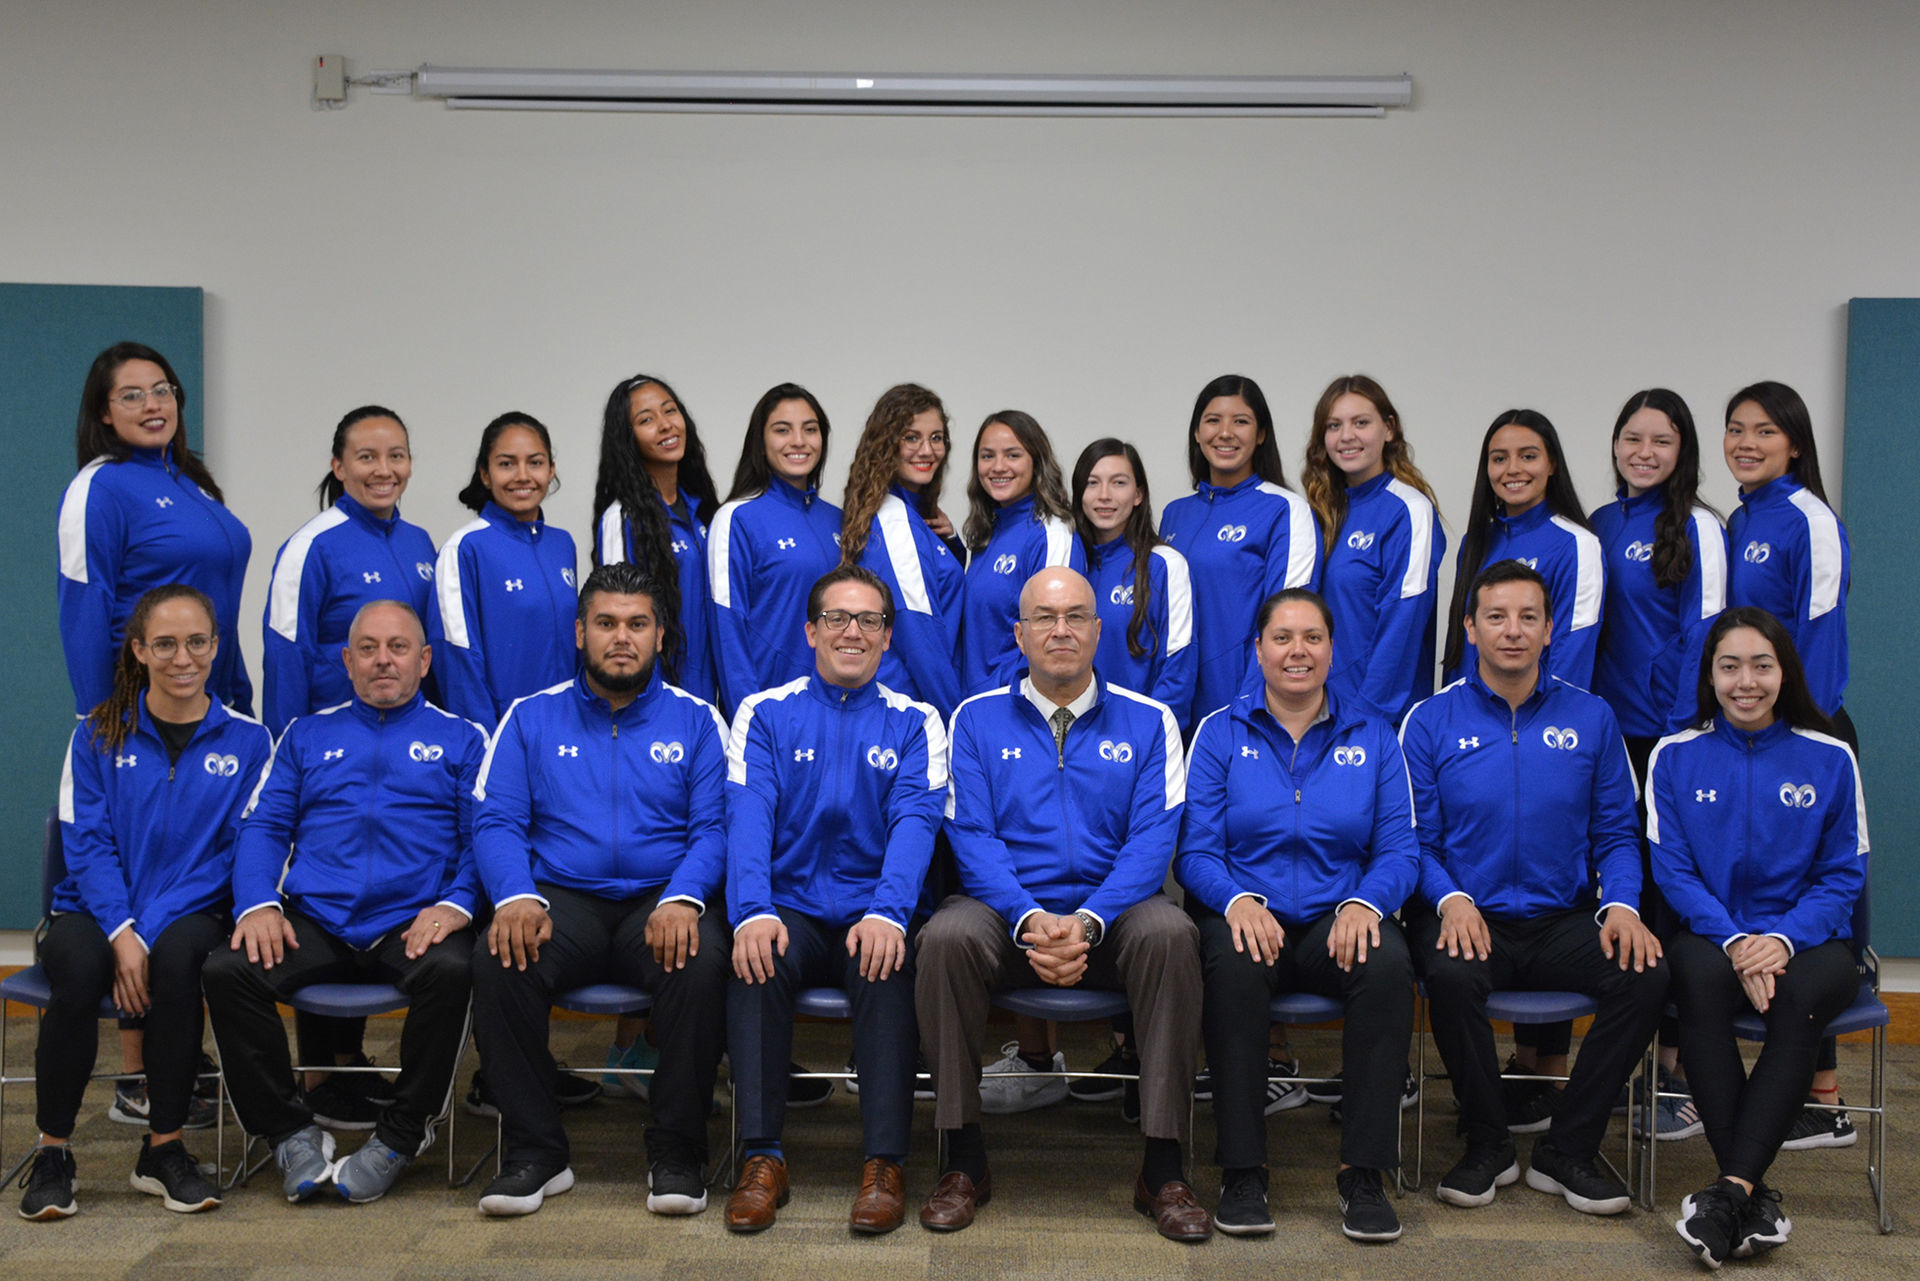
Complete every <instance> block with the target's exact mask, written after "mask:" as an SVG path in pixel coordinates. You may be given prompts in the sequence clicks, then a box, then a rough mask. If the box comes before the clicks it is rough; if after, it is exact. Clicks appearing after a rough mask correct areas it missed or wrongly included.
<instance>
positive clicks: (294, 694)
mask: <svg viewBox="0 0 1920 1281" xmlns="http://www.w3.org/2000/svg"><path fill="white" fill-rule="evenodd" d="M412 478H413V448H412V445H411V442H410V441H409V439H408V435H407V426H406V424H405V423H403V422H401V421H400V416H399V415H398V414H396V413H394V412H393V411H392V410H391V409H387V408H385V407H384V406H381V405H361V406H360V407H359V408H357V409H351V410H348V411H347V413H346V414H345V415H344V416H343V417H342V418H341V419H340V421H339V422H338V423H337V424H335V426H334V429H333V461H332V462H331V463H330V464H329V467H328V470H327V473H326V475H325V476H323V477H321V479H320V484H319V487H318V491H317V492H318V493H319V496H320V514H319V515H318V516H315V517H314V518H313V519H312V520H310V521H308V522H307V523H306V524H304V525H302V526H301V527H300V528H299V529H298V530H296V531H294V535H293V537H291V538H289V539H287V541H286V542H284V543H282V544H280V550H279V551H278V552H277V553H275V555H274V558H273V579H272V582H271V584H270V586H269V587H268V589H267V609H266V681H265V683H266V696H265V698H264V699H263V700H262V708H263V711H264V715H263V716H262V717H261V719H262V720H264V721H265V722H266V723H267V728H268V729H270V730H272V731H273V732H274V733H275V734H276V735H277V734H279V733H281V732H282V731H283V730H285V729H286V728H287V722H288V721H290V720H292V719H293V718H294V717H296V716H305V715H307V714H308V713H309V712H317V711H319V710H320V709H321V708H323V707H332V706H334V705H335V704H337V703H344V702H346V701H347V700H348V699H349V698H351V697H353V686H352V684H351V683H350V682H349V681H348V680H347V668H346V664H345V663H344V662H343V661H342V660H341V657H340V653H341V651H342V650H343V649H345V648H346V644H347V630H348V628H349V627H351V626H352V624H353V616H354V615H355V614H357V613H359V612H360V607H361V606H362V605H367V604H370V603H372V602H373V601H377V600H397V601H404V602H406V604H407V605H409V606H411V607H412V608H413V610H414V612H415V613H417V614H419V615H420V616H421V617H423V618H424V617H425V616H426V612H427V600H428V598H429V597H430V596H431V595H432V594H433V564H434V558H435V556H436V553H435V551H434V549H433V537H432V535H430V534H428V533H427V531H426V530H424V529H422V528H420V526H418V525H415V524H411V523H410V522H408V521H406V520H403V519H402V518H401V516H400V499H401V497H402V496H403V495H404V494H405V493H406V492H407V482H408V481H409V480H411V479H412Z"/></svg>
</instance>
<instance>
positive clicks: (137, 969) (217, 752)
mask: <svg viewBox="0 0 1920 1281" xmlns="http://www.w3.org/2000/svg"><path fill="white" fill-rule="evenodd" d="M220 642H221V636H220V632H219V627H218V625H217V623H216V622H215V620H214V607H213V602H212V601H211V600H210V599H208V597H207V596H206V595H205V594H204V593H203V592H200V591H199V590H197V589H195V588H193V587H188V586H186V585H184V584H171V585H169V586H165V587H157V588H154V589H153V590H151V591H149V592H147V593H145V594H144V595H142V596H141V597H140V599H139V601H138V603H137V604H135V606H134V608H133V611H132V613H131V615H130V616H129V617H128V619H127V623H126V639H125V641H124V642H122V645H121V650H120V656H119V659H118V662H117V663H116V665H115V668H114V673H113V684H112V687H111V689H110V690H109V692H108V694H107V696H106V697H105V698H104V699H103V700H101V702H100V703H99V705H98V706H96V707H94V708H93V709H92V711H91V713H90V714H89V715H88V716H87V718H86V719H85V720H84V721H82V722H81V723H80V724H79V725H78V726H77V727H75V729H74V731H73V738H72V741H71V742H70V743H69V744H68V746H67V759H66V767H65V769H64V770H63V771H62V773H61V779H60V807H59V813H60V835H61V845H62V851H63V854H64V857H65V860H66V876H65V877H64V879H62V880H61V882H60V883H59V884H58V885H57V886H56V887H55V888H54V892H53V913H52V918H51V920H50V921H49V922H48V925H47V928H46V932H45V934H44V935H43V936H42V937H41V939H40V942H39V960H40V964H41V965H42V966H44V967H45V969H46V972H47V979H48V986H49V987H50V988H51V990H52V997H51V1000H50V1001H49V1003H48V1005H47V1012H46V1017H45V1018H44V1019H42V1020H41V1023H40V1042H39V1046H38V1048H37V1049H36V1051H35V1059H34V1070H35V1083H36V1084H35V1089H36V1092H37V1098H38V1113H39V1115H38V1124H39V1127H40V1143H39V1147H38V1148H37V1149H36V1150H35V1152H34V1153H33V1157H32V1163H31V1166H30V1168H29V1169H28V1171H27V1174H26V1176H25V1178H24V1180H23V1186H24V1187H25V1188H26V1193H25V1195H24V1196H23V1197H22V1199H21V1203H20V1213H21V1215H22V1216H23V1217H25V1218H27V1219H32V1220H48V1219H59V1218H65V1217H67V1216H68V1215H71V1214H73V1213H74V1212H75V1210H76V1209H77V1208H78V1207H77V1205H76V1203H75V1200H74V1185H75V1166H74V1159H73V1153H72V1151H71V1149H70V1147H69V1140H70V1139H71V1137H72V1135H73V1126H74V1121H75V1118H76V1117H77V1116H78V1114H79V1109H80V1103H81V1098H82V1096H83V1095H84V1094H85V1093H86V1088H87V1080H88V1077H89V1076H91V1075H92V1072H93V1065H94V1058H95V1055H96V1053H97V1052H98V1049H99V1027H100V1025H99V1018H100V1002H101V1001H102V1000H104V999H106V998H107V997H109V996H110V997H112V998H113V1002H114V1004H115V1005H116V1006H118V1007H119V1009H120V1010H121V1011H123V1012H124V1013H125V1014H128V1015H133V1016H144V1017H145V1019H146V1044H145V1055H146V1074H147V1094H148V1098H149V1100H150V1105H151V1106H150V1111H149V1114H148V1121H149V1125H150V1133H149V1134H147V1135H146V1136H145V1137H144V1138H143V1140H142V1142H141V1147H140V1156H139V1160H138V1162H137V1163H136V1164H135V1166H134V1169H133V1176H132V1183H133V1186H134V1187H135V1188H136V1189H137V1190H139V1191H141V1192H146V1193H149V1194H151V1195H154V1196H158V1197H160V1198H162V1200H163V1202H164V1204H165V1205H166V1207H167V1209H169V1210H175V1211H179V1212H181V1213H187V1212H191V1211H194V1210H205V1209H210V1208H212V1207H213V1206H216V1205H218V1204H219V1203H220V1194H219V1189H218V1188H217V1187H216V1186H215V1185H214V1184H213V1183H211V1182H209V1181H208V1180H207V1179H206V1178H205V1177H203V1176H202V1175H201V1173H200V1169H199V1164H198V1162H197V1161H196V1160H195V1159H194V1158H193V1156H191V1155H190V1154H189V1153H188V1152H187V1150H186V1147H185V1145H184V1144H183V1143H182V1141H181V1130H182V1128H183V1127H184V1126H185V1124H186V1120H187V1109H188V1103H189V1100H190V1099H191V1097H192V1094H193V1088H194V1077H195V1074H196V1073H197V1072H198V1070H199V1063H200V1039H201V1019H202V1012H201V1005H200V970H201V967H202V966H203V965H204V964H205V963H206V959H207V954H208V953H209V952H211V951H212V950H213V949H214V948H215V947H217V946H219V944H220V943H221V941H222V940H224V939H225V938H226V936H227V925H228V923H227V921H226V916H227V913H228V911H229V909H230V906H231V904H230V894H229V890H228V884H229V881H230V880H231V877H232V871H233V866H232V865H233V855H232V850H233V836H234V829H235V826H236V825H237V824H238V822H239V820H240V813H241V810H242V809H243V808H244V807H245V805H246V802H247V797H248V795H249V794H250V792H251V791H252V789H253V787H254V784H255V783H256V782H257V781H258V779H259V775H260V772H261V770H262V768H263V767H264V766H265V765H266V763H267V758H268V756H269V754H270V752H271V750H272V739H271V738H270V737H269V736H268V734H267V731H266V729H265V728H264V727H262V726H261V725H260V723H259V722H258V721H255V720H253V719H252V718H250V717H247V716H243V715H241V714H239V713H236V712H229V711H228V710H227V709H226V708H225V707H222V706H221V705H220V702H219V700H218V699H216V698H213V697H212V696H211V695H210V694H209V693H208V691H207V678H208V675H209V674H210V672H211V671H212V670H213V668H214V665H215V663H216V662H217V661H218V656H219V650H220Z"/></svg>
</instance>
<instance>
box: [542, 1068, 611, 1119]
mask: <svg viewBox="0 0 1920 1281" xmlns="http://www.w3.org/2000/svg"><path fill="white" fill-rule="evenodd" d="M558 1067H559V1070H558V1071H556V1072H555V1073H554V1074H553V1101H554V1102H555V1103H558V1104H559V1105H560V1106H561V1107H563V1108H577V1107H579V1106H580V1105H581V1104H582V1103H591V1102H593V1101H594V1100H595V1099H597V1098H599V1097H600V1082H598V1081H595V1080H590V1079H589V1078H587V1077H584V1076H576V1075H575V1074H574V1073H573V1072H571V1071H569V1070H568V1069H567V1065H566V1064H564V1063H562V1064H559V1065H558Z"/></svg>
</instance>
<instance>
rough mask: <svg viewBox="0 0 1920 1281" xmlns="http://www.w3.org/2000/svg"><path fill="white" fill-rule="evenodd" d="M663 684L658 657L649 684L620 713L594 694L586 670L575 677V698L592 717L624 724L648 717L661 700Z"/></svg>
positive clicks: (648, 677)
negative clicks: (652, 707)
mask: <svg viewBox="0 0 1920 1281" xmlns="http://www.w3.org/2000/svg"><path fill="white" fill-rule="evenodd" d="M662 684H663V681H662V680H661V677H660V660H659V658H658V657H657V656H656V657H655V658H654V662H653V668H652V670H651V671H650V672H648V674H647V683H646V684H645V685H643V686H642V687H641V689H640V693H639V695H638V696H637V697H635V698H634V700H633V701H632V702H631V703H628V704H627V705H626V706H625V707H623V708H621V709H620V710H619V711H618V712H616V711H614V710H613V704H611V703H609V702H608V701H607V700H606V699H604V698H602V697H600V696H599V695H598V694H596V693H594V692H593V689H592V688H591V687H590V686H589V685H588V684H587V674H586V671H585V670H584V669H583V670H580V671H578V672H576V673H575V675H574V678H573V696H574V698H575V699H577V700H578V701H579V702H580V704H581V706H583V707H585V708H586V709H587V711H588V712H589V713H590V714H591V715H594V716H598V717H604V718H606V719H608V720H611V721H617V722H621V723H624V722H627V721H631V720H637V719H639V718H640V717H642V716H644V715H646V713H647V709H648V708H649V707H650V706H652V705H653V704H654V703H655V702H656V701H657V700H658V699H659V697H660V688H661V685H662Z"/></svg>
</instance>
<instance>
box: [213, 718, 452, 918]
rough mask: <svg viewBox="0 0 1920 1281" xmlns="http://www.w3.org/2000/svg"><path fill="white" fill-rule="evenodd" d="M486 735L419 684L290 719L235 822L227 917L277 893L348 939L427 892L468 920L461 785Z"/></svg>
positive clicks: (405, 913) (420, 902)
mask: <svg viewBox="0 0 1920 1281" xmlns="http://www.w3.org/2000/svg"><path fill="white" fill-rule="evenodd" d="M486 746H487V736H486V733H485V731H483V730H482V729H481V728H480V727H479V726H478V725H475V724H473V723H472V722H471V721H465V720H461V719H460V718H459V717H458V716H455V715H453V714H451V713H449V712H443V711H441V710H440V709H439V708H437V707H435V706H434V705H433V704H431V703H429V702H427V700H426V696H425V695H422V694H416V695H414V697H413V701H412V702H410V703H407V704H405V705H403V706H401V707H395V708H388V709H386V710H384V711H383V710H381V709H379V708H376V707H370V706H368V705H367V704H366V703H363V702H361V701H360V700H359V699H358V698H355V699H353V700H352V701H350V702H346V703H342V704H340V705H339V706H338V707H329V708H327V709H325V710H324V711H320V712H315V713H313V714H312V715H311V716H297V717H295V718H294V720H293V723H292V724H290V725H288V726H287V732H286V733H284V734H282V735H281V736H280V741H279V742H278V743H277V744H275V745H274V749H273V760H272V761H271V762H270V763H269V764H268V766H267V769H266V772H265V773H264V774H263V775H262V776H261V778H260V785H259V786H258V787H257V788H255V789H254V794H253V800H252V801H251V802H250V803H249V805H248V806H247V816H246V820H245V821H244V822H243V823H241V825H240V840H239V843H238V845H237V846H236V848H235V852H234V859H233V902H234V909H235V915H236V916H245V915H246V914H247V913H248V912H251V911H253V910H254V909H255V908H261V907H278V906H279V905H280V902H281V900H282V898H285V900H286V901H287V902H289V903H292V904H293V905H294V906H295V907H298V908H299V909H300V910H301V911H302V912H304V913H306V914H307V915H308V916H311V917H312V918H313V919H314V920H316V921H318V922H319V923H320V924H321V925H322V926H323V927H325V929H326V930H327V932H328V933H329V934H332V935H333V936H335V937H336V938H339V939H342V940H344V941H345V942H346V943H347V944H349V945H350V946H352V947H356V948H368V947H372V946H373V945H374V944H375V943H377V942H378V941H379V940H380V939H381V938H382V937H384V936H385V935H387V934H388V933H390V932H392V931H393V930H396V929H404V928H406V927H407V926H408V925H410V924H412V922H413V918H414V917H415V916H417V915H419V913H420V910H421V909H422V908H425V907H430V906H432V905H433V904H435V903H445V904H446V905H447V906H449V907H454V908H458V909H459V910H460V911H462V912H465V913H466V914H467V916H468V917H469V918H471V917H472V916H473V915H474V912H475V910H476V906H477V902H478V897H479V896H478V888H479V882H478V878H477V876H476V875H475V873H474V866H473V805H472V803H471V796H472V791H473V785H474V779H475V777H476V776H477V775H478V773H479V770H480V760H481V757H482V756H483V755H484V754H485V752H486ZM282 868H285V869H286V876H285V879H284V880H283V879H282V877H281V869H282Z"/></svg>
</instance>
